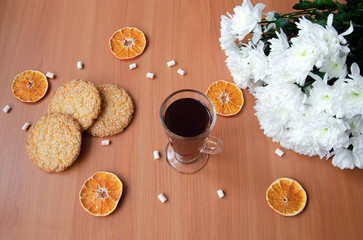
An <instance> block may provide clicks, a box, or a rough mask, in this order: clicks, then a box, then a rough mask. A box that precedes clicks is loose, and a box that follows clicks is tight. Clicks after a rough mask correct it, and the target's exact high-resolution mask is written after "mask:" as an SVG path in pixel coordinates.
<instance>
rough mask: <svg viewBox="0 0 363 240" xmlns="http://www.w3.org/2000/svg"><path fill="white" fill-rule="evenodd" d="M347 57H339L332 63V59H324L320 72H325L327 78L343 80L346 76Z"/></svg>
mask: <svg viewBox="0 0 363 240" xmlns="http://www.w3.org/2000/svg"><path fill="white" fill-rule="evenodd" d="M346 58H347V56H344V57H341V58H338V59H336V61H333V60H332V59H326V60H325V61H324V62H323V63H322V66H321V68H320V69H319V71H320V72H325V73H327V74H328V75H329V78H344V77H345V76H347V65H346Z"/></svg>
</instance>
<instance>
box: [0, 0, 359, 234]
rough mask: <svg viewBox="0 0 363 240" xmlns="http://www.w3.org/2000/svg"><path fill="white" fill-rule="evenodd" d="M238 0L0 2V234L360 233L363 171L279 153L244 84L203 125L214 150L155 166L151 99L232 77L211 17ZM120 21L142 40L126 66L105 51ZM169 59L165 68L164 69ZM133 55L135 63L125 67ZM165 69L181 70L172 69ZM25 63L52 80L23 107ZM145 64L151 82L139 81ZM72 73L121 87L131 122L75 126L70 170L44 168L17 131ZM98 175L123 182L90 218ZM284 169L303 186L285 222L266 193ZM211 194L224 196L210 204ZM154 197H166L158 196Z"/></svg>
mask: <svg viewBox="0 0 363 240" xmlns="http://www.w3.org/2000/svg"><path fill="white" fill-rule="evenodd" d="M241 2H242V1H241V0H239V1H237V0H235V1H232V0H229V1H228V0H221V1H215V0H159V1H156V0H155V1H152V0H133V1H124V0H105V1H96V0H82V1H80V0H77V1H76V0H63V1H53V0H52V1H51V0H47V1H46V0H43V1H35V0H1V1H0V63H1V64H0V81H1V85H2V87H1V88H0V94H1V108H3V107H4V106H5V105H7V104H9V105H11V106H12V110H11V111H10V112H9V113H8V114H5V113H3V112H1V113H0V136H1V138H0V164H1V167H0V189H1V190H0V214H1V220H0V239H362V237H363V227H362V223H363V204H362V202H363V191H362V189H363V174H362V171H361V170H358V169H356V170H344V171H343V170H340V169H339V168H336V167H334V166H333V165H332V164H331V160H324V159H322V160H320V159H319V158H318V157H306V156H301V155H299V154H297V153H294V152H292V151H288V150H285V155H284V156H283V157H282V158H280V157H278V156H277V155H275V154H274V151H275V149H276V148H277V147H279V144H276V143H273V142H272V140H271V139H269V138H267V137H266V136H265V135H263V132H262V130H260V126H259V123H258V121H257V118H256V116H255V115H254V109H253V107H254V104H255V99H254V97H253V96H252V95H250V94H249V93H248V92H247V91H244V96H245V105H244V108H243V110H242V111H241V112H240V113H239V114H238V115H237V116H235V117H218V119H217V123H216V126H215V128H214V129H213V131H212V135H215V136H218V137H220V138H221V139H223V141H224V144H225V147H224V151H223V153H221V154H219V155H214V156H211V157H210V159H209V162H208V164H207V165H206V166H205V168H204V169H202V170H201V171H200V172H198V173H196V174H193V175H183V174H179V173H176V172H175V171H173V170H172V169H171V168H170V167H169V166H168V164H167V163H166V161H165V156H164V149H165V145H166V143H167V138H166V136H165V134H164V132H163V129H162V127H161V125H160V122H159V119H158V110H159V107H160V105H161V102H162V101H163V99H164V98H165V97H166V96H167V95H169V94H170V93H171V92H173V91H175V90H178V89H182V88H192V89H196V90H199V91H202V92H205V91H206V89H207V88H208V86H209V85H210V84H211V83H212V82H214V81H216V80H219V79H225V80H228V81H233V79H232V77H231V76H230V73H229V71H228V69H227V67H226V65H225V63H224V60H225V58H226V57H225V55H224V53H223V51H222V50H221V49H220V47H219V41H218V38H219V36H220V16H221V15H222V14H225V13H226V12H227V11H228V12H230V13H231V12H232V11H233V8H234V6H236V5H238V4H241ZM253 2H254V4H256V3H257V1H253ZM261 2H264V3H265V4H266V8H265V12H267V11H270V10H273V9H275V10H276V11H278V12H287V11H290V10H291V7H292V5H293V4H294V2H296V1H289V0H270V1H267V0H261ZM124 26H135V27H138V28H140V29H142V30H143V31H144V32H145V34H146V36H147V40H148V45H147V48H146V51H145V52H144V53H143V55H142V56H140V57H139V58H136V59H135V60H132V61H119V60H117V59H115V58H114V57H113V56H112V55H111V53H110V51H109V49H108V48H109V47H108V40H109V38H110V36H111V35H112V33H113V32H114V31H115V30H117V29H120V28H121V27H124ZM171 59H175V60H176V62H177V65H176V66H175V67H173V68H169V67H167V65H166V62H167V61H169V60H171ZM79 60H81V61H83V62H84V64H85V67H84V69H82V70H78V69H77V68H76V64H77V61H79ZM134 62H135V63H136V64H137V65H138V68H136V69H134V70H130V69H129V64H131V63H134ZM178 68H182V69H184V70H185V71H186V75H185V76H180V75H178V74H177V73H176V71H177V69H178ZM27 69H35V70H39V71H42V72H44V73H46V72H48V71H50V72H54V73H55V74H56V78H55V79H53V80H49V83H50V89H49V90H48V94H47V95H46V96H45V98H44V99H43V100H42V101H40V102H38V103H35V104H24V103H21V102H20V101H18V100H17V99H15V98H14V97H13V96H12V92H11V83H12V81H13V78H14V77H15V76H16V75H17V74H18V73H20V72H22V71H24V70H27ZM147 72H154V73H155V74H156V77H155V79H153V80H149V79H147V78H146V77H145V75H146V73H147ZM75 78H84V79H87V80H89V81H92V82H93V83H95V84H96V85H97V84H101V83H114V84H118V85H120V86H121V87H123V88H125V89H126V90H127V91H128V92H129V93H130V94H131V95H132V97H133V99H134V101H135V105H136V112H135V115H134V119H133V121H132V123H131V125H130V126H129V127H128V128H127V130H126V131H125V132H123V133H122V134H119V135H117V136H113V137H110V138H109V139H110V140H111V145H110V146H108V147H104V146H101V140H102V139H100V138H96V137H91V136H90V135H87V134H86V133H84V134H83V142H82V151H81V154H80V156H79V158H78V160H77V161H76V162H75V164H74V165H73V166H72V167H70V168H69V169H68V170H66V171H64V172H62V173H57V174H47V173H44V172H42V171H40V170H39V169H38V168H36V167H35V166H34V165H33V164H32V162H31V161H30V160H29V159H28V157H27V155H26V152H25V142H26V139H27V132H25V131H22V130H21V127H22V126H23V124H24V123H25V122H26V121H29V122H31V123H34V122H35V121H36V120H37V119H38V118H40V117H41V116H42V115H44V114H46V112H47V104H48V101H49V95H50V94H51V93H52V92H53V91H55V89H56V88H58V87H59V86H61V85H63V84H64V83H65V82H67V81H69V80H72V79H75ZM154 150H158V151H160V152H161V153H162V158H161V159H160V160H154V159H153V151H154ZM100 170H105V171H110V172H114V173H115V174H117V176H119V177H120V179H121V180H122V181H123V183H124V192H123V195H122V198H121V201H120V203H119V206H118V207H117V209H116V211H115V212H114V213H112V214H111V215H109V216H107V217H93V216H91V215H89V214H88V213H87V212H86V211H84V210H83V209H82V207H81V205H80V203H79V197H78V195H79V190H80V188H81V186H82V184H83V182H84V181H85V180H86V179H87V178H88V177H89V176H91V175H92V174H93V173H94V172H96V171H100ZM285 176H286V177H291V178H294V179H296V180H298V181H299V182H300V183H301V184H302V185H303V186H304V187H305V189H306V191H307V193H308V204H307V207H306V209H305V210H304V211H303V212H302V213H301V214H300V215H298V216H295V217H283V216H280V215H278V214H276V213H275V212H274V211H272V210H271V209H270V208H269V207H268V205H267V204H266V201H265V192H266V189H267V187H268V186H269V185H270V183H271V182H273V181H274V180H276V179H277V178H279V177H285ZM218 189H223V190H224V191H225V193H226V197H225V198H223V199H220V198H218V195H217V193H216V191H217V190H218ZM160 193H164V194H165V195H166V196H167V197H168V201H167V202H166V203H164V204H162V203H161V202H160V201H159V199H158V198H157V196H158V194H160Z"/></svg>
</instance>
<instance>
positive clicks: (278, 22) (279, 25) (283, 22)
mask: <svg viewBox="0 0 363 240" xmlns="http://www.w3.org/2000/svg"><path fill="white" fill-rule="evenodd" d="M289 23H290V22H289V20H287V19H285V18H279V19H277V20H276V28H277V29H280V28H282V29H284V28H285V26H286V25H288V24H289Z"/></svg>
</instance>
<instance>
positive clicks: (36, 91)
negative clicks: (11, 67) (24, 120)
mask: <svg viewBox="0 0 363 240" xmlns="http://www.w3.org/2000/svg"><path fill="white" fill-rule="evenodd" d="M11 89H12V91H13V95H14V97H16V98H17V99H19V100H20V101H22V102H36V101H39V100H40V99H42V98H43V97H44V95H45V94H46V93H47V90H48V80H47V77H46V76H45V75H44V74H43V73H41V72H38V71H34V70H27V71H24V72H22V73H19V74H18V75H17V76H16V77H15V79H14V81H13V84H12V85H11Z"/></svg>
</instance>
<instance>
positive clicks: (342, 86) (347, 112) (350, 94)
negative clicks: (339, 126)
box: [334, 65, 363, 118]
mask: <svg viewBox="0 0 363 240" xmlns="http://www.w3.org/2000/svg"><path fill="white" fill-rule="evenodd" d="M353 66H354V67H358V66H357V65H352V74H350V75H349V76H350V77H352V79H338V80H337V81H336V82H335V83H334V87H336V88H337V89H338V90H339V92H341V93H342V94H343V99H342V100H341V101H339V102H338V101H337V102H336V105H335V109H334V112H335V114H336V116H337V117H339V118H341V117H343V116H344V117H346V118H352V117H354V116H355V115H357V114H363V77H362V76H360V75H359V73H356V72H354V70H355V69H353V68H354V67H353ZM358 69H359V68H358Z"/></svg>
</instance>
